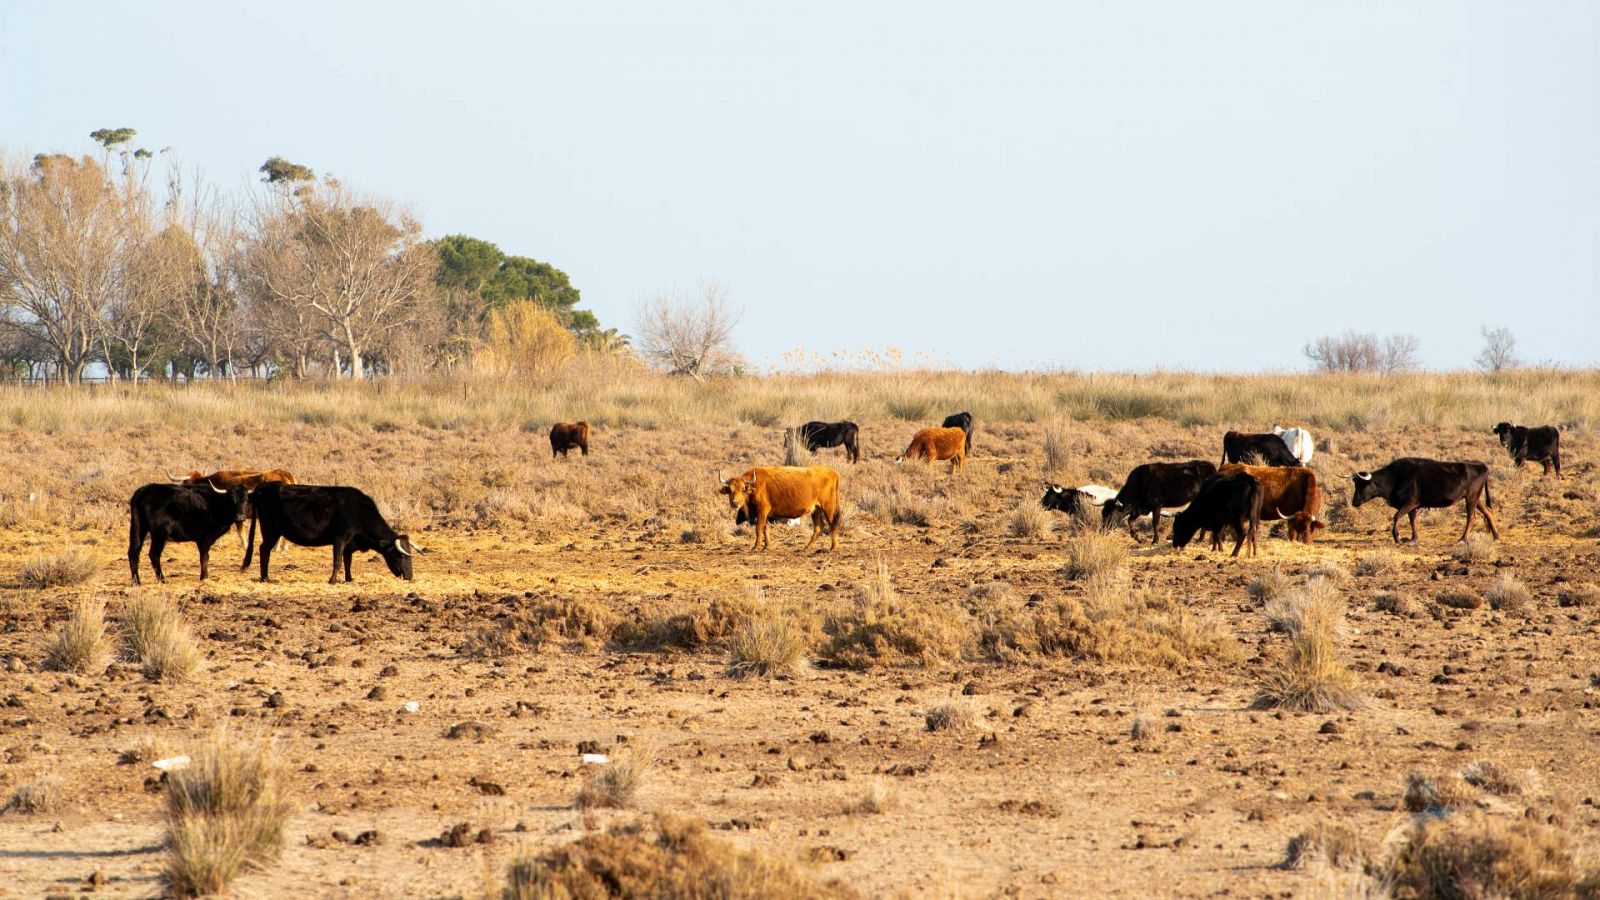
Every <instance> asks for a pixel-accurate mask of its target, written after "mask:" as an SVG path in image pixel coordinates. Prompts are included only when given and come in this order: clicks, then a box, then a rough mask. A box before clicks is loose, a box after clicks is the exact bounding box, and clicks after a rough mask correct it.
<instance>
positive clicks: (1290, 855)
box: [1282, 819, 1367, 869]
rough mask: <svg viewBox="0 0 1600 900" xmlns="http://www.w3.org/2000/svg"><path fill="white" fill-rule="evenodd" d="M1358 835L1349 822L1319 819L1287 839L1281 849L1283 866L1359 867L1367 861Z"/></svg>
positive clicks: (1298, 867) (1302, 867)
mask: <svg viewBox="0 0 1600 900" xmlns="http://www.w3.org/2000/svg"><path fill="white" fill-rule="evenodd" d="M1366 858H1367V856H1366V852H1365V851H1364V850H1363V849H1362V846H1361V836H1360V835H1358V834H1357V833H1356V830H1355V828H1353V827H1352V826H1351V825H1350V824H1349V823H1348V822H1337V821H1330V820H1327V819H1322V820H1319V821H1317V822H1314V823H1312V825H1311V827H1310V828H1307V829H1306V830H1305V831H1302V832H1300V833H1299V834H1297V835H1295V836H1294V837H1292V838H1290V839H1289V844H1288V846H1287V847H1285V848H1284V851H1283V863H1282V865H1283V867H1284V868H1285V869H1305V868H1309V867H1311V866H1313V865H1327V866H1331V867H1333V868H1336V869H1355V868H1360V867H1361V866H1363V865H1364V864H1365V862H1366Z"/></svg>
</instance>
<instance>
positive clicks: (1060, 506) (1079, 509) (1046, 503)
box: [1039, 482, 1117, 516]
mask: <svg viewBox="0 0 1600 900" xmlns="http://www.w3.org/2000/svg"><path fill="white" fill-rule="evenodd" d="M1116 495H1117V492H1116V490H1114V489H1112V488H1108V487H1106V486H1105V485H1101V484H1085V485H1080V486H1079V487H1062V486H1061V485H1059V484H1052V483H1050V482H1045V485H1044V496H1043V497H1042V498H1040V500H1039V505H1040V506H1042V507H1044V508H1045V509H1053V510H1056V511H1057V512H1064V513H1066V514H1067V515H1070V516H1088V515H1090V510H1092V509H1098V508H1099V507H1102V506H1104V505H1105V504H1106V501H1107V500H1110V499H1111V498H1113V497H1115V496H1116Z"/></svg>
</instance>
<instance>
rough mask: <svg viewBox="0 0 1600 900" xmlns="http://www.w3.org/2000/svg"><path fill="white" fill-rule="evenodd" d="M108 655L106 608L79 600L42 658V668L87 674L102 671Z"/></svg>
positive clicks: (86, 600) (97, 602) (103, 605)
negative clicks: (43, 665) (43, 662)
mask: <svg viewBox="0 0 1600 900" xmlns="http://www.w3.org/2000/svg"><path fill="white" fill-rule="evenodd" d="M110 656H111V642H110V641H109V640H107V638H106V605H105V603H104V602H102V601H100V600H95V599H82V600H79V601H77V602H76V603H74V604H73V605H72V609H71V610H70V611H69V612H68V613H67V621H66V622H65V623H64V624H62V626H61V629H60V630H59V631H57V632H56V636H55V639H54V640H53V641H52V642H51V643H50V647H49V649H48V650H47V651H46V655H45V667H46V668H50V669H57V670H59V671H62V672H78V673H80V674H87V673H91V672H99V671H102V670H104V669H105V667H106V661H107V660H108V659H109V658H110Z"/></svg>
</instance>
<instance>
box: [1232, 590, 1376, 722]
mask: <svg viewBox="0 0 1600 900" xmlns="http://www.w3.org/2000/svg"><path fill="white" fill-rule="evenodd" d="M1268 616H1269V618H1270V619H1271V620H1272V621H1273V622H1274V623H1275V624H1276V625H1277V627H1279V628H1280V629H1281V630H1283V631H1284V632H1285V633H1286V634H1287V635H1288V639H1289V646H1288V648H1287V650H1286V651H1285V652H1284V653H1283V655H1282V656H1281V657H1279V658H1278V660H1276V661H1275V662H1274V663H1272V664H1271V666H1270V668H1269V669H1268V671H1267V672H1266V673H1264V674H1263V676H1262V679H1261V686H1260V688H1259V690H1258V691H1257V692H1256V697H1255V705H1256V706H1258V707H1262V708H1272V707H1281V708H1283V709H1290V710H1296V711H1302V712H1332V711H1334V710H1338V709H1358V708H1360V707H1361V706H1363V705H1364V701H1363V699H1362V697H1361V695H1360V693H1359V692H1358V689H1357V682H1356V677H1355V674H1354V673H1353V672H1351V671H1350V669H1349V668H1348V667H1347V666H1345V664H1344V663H1343V662H1342V661H1341V660H1340V659H1339V653H1338V648H1337V644H1336V641H1337V636H1338V634H1339V631H1340V630H1341V628H1342V627H1343V623H1344V600H1343V598H1341V597H1340V596H1339V593H1338V589H1337V588H1335V587H1334V586H1333V584H1332V583H1331V581H1330V580H1329V579H1325V578H1324V579H1316V580H1313V581H1311V582H1309V583H1307V584H1306V585H1305V586H1303V587H1301V588H1299V589H1298V590H1295V591H1293V592H1291V593H1289V594H1287V595H1286V596H1285V597H1284V598H1283V600H1282V601H1281V602H1280V604H1278V605H1277V606H1276V607H1275V608H1273V609H1269V610H1268Z"/></svg>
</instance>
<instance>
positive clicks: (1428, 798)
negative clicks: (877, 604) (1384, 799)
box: [1402, 772, 1479, 812]
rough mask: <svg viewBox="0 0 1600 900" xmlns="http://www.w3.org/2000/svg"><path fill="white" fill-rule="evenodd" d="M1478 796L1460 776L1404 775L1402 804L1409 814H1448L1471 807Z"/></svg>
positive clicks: (1413, 773) (1475, 789)
mask: <svg viewBox="0 0 1600 900" xmlns="http://www.w3.org/2000/svg"><path fill="white" fill-rule="evenodd" d="M1478 796H1479V792H1478V789H1477V788H1475V787H1473V786H1472V784H1470V783H1469V782H1468V781H1467V780H1466V779H1465V778H1463V777H1461V776H1460V775H1455V774H1444V775H1438V776H1433V777H1430V776H1427V775H1423V774H1421V773H1419V772H1411V773H1409V774H1408V775H1406V792H1405V797H1404V799H1403V801H1402V802H1403V803H1404V804H1405V808H1406V809H1407V810H1409V811H1411V812H1441V811H1443V812H1448V811H1450V810H1454V809H1466V808H1469V807H1471V806H1473V805H1474V804H1475V803H1477V800H1478Z"/></svg>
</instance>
